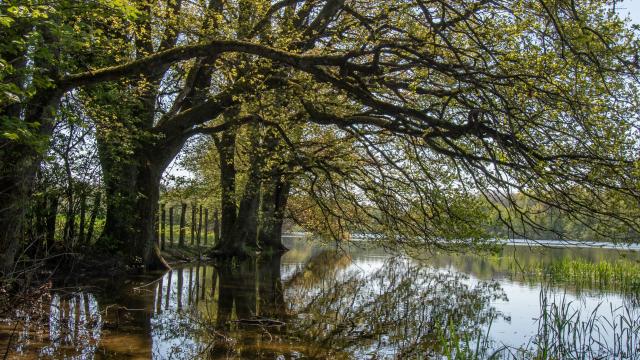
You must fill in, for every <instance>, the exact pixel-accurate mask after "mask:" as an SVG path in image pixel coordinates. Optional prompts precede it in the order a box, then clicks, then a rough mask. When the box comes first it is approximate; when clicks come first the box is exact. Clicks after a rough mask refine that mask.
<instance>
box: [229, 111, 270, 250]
mask: <svg viewBox="0 0 640 360" xmlns="http://www.w3.org/2000/svg"><path fill="white" fill-rule="evenodd" d="M249 139H250V141H251V150H250V153H249V154H248V157H249V173H248V175H247V182H246V184H245V186H244V192H243V194H242V199H241V200H240V207H239V209H238V217H237V219H236V223H235V226H234V232H233V241H234V242H235V243H237V244H242V245H243V246H244V247H246V248H247V249H253V250H255V249H257V247H258V245H257V237H258V209H259V205H260V171H261V167H262V163H263V161H262V156H261V154H260V153H259V152H260V141H259V139H260V134H259V132H258V124H256V123H252V124H249Z"/></svg>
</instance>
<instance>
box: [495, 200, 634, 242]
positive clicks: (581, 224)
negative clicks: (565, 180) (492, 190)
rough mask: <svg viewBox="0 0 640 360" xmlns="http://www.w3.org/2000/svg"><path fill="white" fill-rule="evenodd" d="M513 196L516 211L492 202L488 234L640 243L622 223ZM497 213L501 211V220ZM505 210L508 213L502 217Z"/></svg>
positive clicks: (545, 238) (544, 238)
mask: <svg viewBox="0 0 640 360" xmlns="http://www.w3.org/2000/svg"><path fill="white" fill-rule="evenodd" d="M515 199H516V201H515V204H516V205H517V206H518V209H517V210H514V209H513V208H511V209H509V210H507V208H506V207H505V206H503V205H501V204H500V202H499V201H495V202H494V203H493V207H494V209H495V211H494V214H493V216H492V221H491V222H490V224H489V225H488V229H487V230H488V232H489V233H490V234H491V235H493V236H495V237H497V238H526V239H531V240H577V241H612V242H633V243H636V242H640V234H639V233H638V232H637V231H635V230H633V229H632V228H631V227H628V226H625V225H624V224H623V223H622V224H613V223H611V224H610V225H609V226H606V227H603V225H602V224H601V223H598V222H596V221H594V220H593V219H590V218H586V217H583V216H580V215H579V214H575V213H567V212H563V211H561V210H559V209H557V208H553V207H550V206H547V205H545V204H544V203H542V202H539V201H535V200H532V199H530V198H525V197H524V196H519V195H516V196H515ZM499 212H502V213H503V216H502V219H500V216H499ZM507 212H508V213H509V216H505V214H507Z"/></svg>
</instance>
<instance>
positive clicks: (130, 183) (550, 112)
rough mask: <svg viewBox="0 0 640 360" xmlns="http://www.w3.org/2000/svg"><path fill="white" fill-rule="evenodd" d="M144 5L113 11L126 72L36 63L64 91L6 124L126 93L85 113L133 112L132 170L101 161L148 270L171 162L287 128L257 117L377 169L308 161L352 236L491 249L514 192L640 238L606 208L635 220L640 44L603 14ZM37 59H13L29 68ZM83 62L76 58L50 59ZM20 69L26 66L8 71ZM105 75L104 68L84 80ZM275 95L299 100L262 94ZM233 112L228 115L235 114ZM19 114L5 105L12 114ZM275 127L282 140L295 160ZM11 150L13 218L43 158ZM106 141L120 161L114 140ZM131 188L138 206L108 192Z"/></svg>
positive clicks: (115, 64)
mask: <svg viewBox="0 0 640 360" xmlns="http://www.w3.org/2000/svg"><path fill="white" fill-rule="evenodd" d="M134 5H135V6H134V7H133V10H131V9H129V8H126V7H125V9H124V10H122V9H119V10H118V11H124V12H127V11H129V12H130V14H133V15H132V16H129V17H128V18H126V19H127V21H125V24H124V25H125V26H122V27H121V29H122V37H121V38H120V39H121V41H118V40H117V38H118V37H117V36H116V37H115V39H114V38H108V42H109V44H110V45H113V46H114V48H115V49H117V52H116V55H117V56H113V57H112V58H110V57H109V56H110V55H109V56H107V57H106V59H105V57H99V59H98V61H96V59H92V61H91V62H89V63H88V65H87V66H89V67H90V68H89V69H87V71H81V69H79V68H78V65H77V64H75V63H74V66H72V67H70V68H69V69H67V68H59V67H56V65H58V64H57V62H55V61H51V59H50V58H49V59H43V62H44V63H45V65H46V66H43V67H38V68H44V69H49V70H47V71H48V72H49V73H55V74H57V75H56V76H51V78H52V79H53V80H52V81H48V82H47V86H46V87H44V88H42V89H36V91H34V92H33V95H30V96H27V97H26V99H25V101H24V102H23V103H21V105H22V107H23V108H25V107H26V108H33V109H34V110H37V111H36V112H34V114H33V115H28V116H26V115H25V116H22V117H21V116H18V115H17V114H18V113H17V112H14V113H13V115H12V117H11V118H12V119H17V120H16V121H14V122H17V123H19V124H36V123H37V124H39V125H35V130H33V131H31V132H33V133H41V134H42V136H43V137H44V138H45V139H46V138H47V137H48V136H49V135H50V131H49V130H48V128H47V125H46V124H47V123H49V122H47V121H42V119H41V117H42V116H41V114H48V113H54V112H55V108H56V107H55V106H54V105H56V104H57V101H58V99H59V97H60V95H61V94H63V93H65V92H67V91H70V90H72V89H75V88H78V87H82V86H85V87H86V86H89V85H95V84H98V83H106V82H109V83H108V84H105V85H104V86H106V88H107V90H106V91H102V92H103V93H107V94H108V93H111V94H114V95H115V96H112V97H110V98H109V96H107V103H109V104H110V105H108V106H107V105H104V104H103V105H101V104H100V103H96V104H94V103H93V101H94V100H93V99H92V100H90V101H89V103H88V106H93V105H99V106H103V108H104V106H107V113H113V112H115V109H114V107H117V104H119V103H120V102H123V100H127V101H124V102H125V103H126V104H127V106H125V109H124V110H126V111H125V112H124V114H119V113H118V115H124V116H118V117H116V118H111V119H110V120H109V121H108V122H107V123H108V125H110V126H113V127H114V128H120V129H125V131H124V132H123V133H124V134H128V135H130V136H131V147H127V151H129V152H127V156H128V157H129V159H128V161H122V159H120V158H112V159H106V160H103V161H102V162H103V171H104V172H105V177H106V181H105V183H107V196H108V199H107V204H108V205H107V206H108V208H109V209H111V211H110V214H111V216H110V215H109V214H108V215H107V216H108V218H110V219H114V220H111V221H110V220H107V223H108V224H107V230H106V234H107V235H109V234H111V236H112V237H113V238H115V239H117V240H118V241H120V242H121V246H122V247H125V248H126V250H127V251H129V252H130V255H133V256H134V257H140V258H141V259H142V261H143V263H144V264H145V266H146V267H147V268H157V267H162V266H163V265H165V264H163V261H162V260H161V257H160V255H159V252H158V250H157V246H156V245H154V242H153V231H152V229H153V220H152V219H153V217H154V214H155V212H156V211H157V199H158V184H159V181H160V177H161V175H162V172H163V171H164V169H165V168H166V166H167V164H168V163H169V162H170V161H171V159H173V157H174V156H175V155H176V154H177V153H178V151H179V150H180V148H181V147H182V146H183V145H184V143H185V142H186V141H187V140H188V139H189V138H190V137H191V136H193V135H195V134H199V133H204V134H217V133H220V136H221V137H222V136H223V135H224V136H229V138H230V139H232V138H233V132H234V131H235V129H237V128H239V127H241V126H242V125H244V124H249V123H251V124H249V125H246V126H255V125H253V123H255V122H261V123H263V124H267V125H268V126H274V127H276V128H278V125H279V124H278V121H275V122H274V121H272V119H270V118H269V117H268V116H263V115H262V114H261V113H260V111H261V109H262V108H263V107H264V106H261V102H262V103H264V102H267V103H268V104H270V105H272V106H275V107H280V108H283V109H284V108H286V109H287V110H286V111H285V112H286V113H288V114H297V113H300V114H301V116H300V119H301V120H300V121H304V122H305V123H307V124H308V123H314V124H318V125H321V126H322V127H323V129H324V128H330V129H332V131H335V132H336V134H338V136H346V135H348V136H350V137H352V138H353V139H354V141H355V143H354V144H355V147H354V154H353V155H354V157H356V158H357V161H358V162H359V163H360V164H365V166H363V167H362V166H361V167H359V169H354V168H353V166H351V164H347V165H346V166H347V168H348V170H349V171H341V169H338V168H335V167H333V168H325V169H322V168H323V165H324V164H320V165H318V163H314V162H313V160H314V159H313V156H311V157H310V160H311V163H310V164H304V162H299V166H300V168H304V169H305V172H306V173H307V174H312V175H311V177H310V178H311V183H312V184H313V185H314V187H313V188H311V189H312V190H314V189H319V187H320V186H322V187H324V188H326V189H328V191H329V193H328V195H323V196H315V198H316V199H319V200H321V199H327V197H332V198H333V199H334V200H333V204H334V205H332V206H331V207H325V213H326V214H329V215H330V217H332V218H337V219H340V221H344V222H345V223H346V224H348V228H349V229H350V230H352V229H356V228H358V227H363V225H365V226H364V227H369V228H371V224H376V228H384V229H386V230H387V231H388V232H389V233H390V234H392V235H393V236H394V237H393V238H394V239H397V240H399V241H401V242H415V243H420V244H426V245H438V246H449V245H450V243H447V241H448V240H450V239H454V238H461V237H467V238H468V237H472V238H479V237H481V235H482V234H481V233H479V232H478V227H479V226H481V225H482V221H481V220H480V221H478V220H474V219H477V217H476V215H477V214H476V213H477V212H480V211H482V210H483V207H482V206H480V204H479V203H478V199H479V197H481V196H484V197H486V198H491V199H494V198H500V199H507V200H508V201H509V200H510V198H511V194H512V193H513V191H514V190H517V191H518V192H519V193H521V194H524V195H525V196H528V197H531V198H534V199H536V200H538V201H540V202H542V203H544V204H546V205H549V206H553V207H556V208H558V209H560V210H561V211H564V212H577V213H579V214H583V215H584V216H590V217H595V218H601V220H605V221H611V219H613V220H614V221H619V222H621V223H623V224H625V225H627V226H632V227H638V223H637V221H638V220H637V219H638V216H636V215H637V214H635V213H623V212H620V211H618V210H617V209H615V208H611V207H610V206H609V205H608V204H607V201H606V200H607V198H610V197H611V196H614V197H616V198H618V197H619V198H620V199H623V200H621V201H626V202H630V203H633V204H637V202H638V199H639V196H638V195H639V194H638V190H637V189H638V183H637V181H638V180H637V179H638V176H637V175H638V168H639V167H638V165H637V164H638V158H637V153H638V151H637V150H638V141H637V136H636V131H637V128H638V123H637V116H636V109H637V108H636V107H635V103H636V94H637V92H636V87H637V81H636V80H635V79H636V75H637V71H638V60H637V49H638V41H637V40H636V38H635V34H634V33H633V31H631V30H630V29H629V28H628V27H627V25H626V24H625V22H624V21H622V20H620V19H619V18H618V17H617V15H616V14H615V12H614V11H613V9H611V8H609V7H608V5H607V3H606V2H605V1H602V0H593V1H585V2H582V3H580V4H576V3H575V2H565V1H547V0H527V1H521V2H518V3H512V2H508V1H484V0H481V1H457V2H454V3H451V2H448V1H443V0H432V1H425V0H412V1H408V2H407V1H385V2H384V3H376V2H373V3H371V2H368V3H362V2H357V1H343V0H326V1H320V2H317V1H288V0H284V1H279V2H273V3H272V2H267V1H262V0H254V1H249V0H246V1H240V2H238V3H233V4H232V3H224V4H223V3H219V2H216V1H211V2H209V3H207V4H206V5H204V6H202V5H200V4H192V3H188V4H187V3H182V2H181V1H168V2H159V3H157V4H156V3H154V4H151V3H147V2H145V1H136V2H134ZM159 20H166V21H159ZM35 23H36V25H38V23H39V22H38V21H35ZM61 23H64V21H62V22H61ZM16 29H19V28H16ZM42 34H46V31H43V32H42ZM15 36H18V37H21V36H22V35H21V34H18V35H15ZM124 39H129V40H131V41H128V42H127V41H122V40H124ZM45 40H46V39H45ZM51 43H53V42H47V41H43V44H44V45H43V46H44V47H45V48H46V46H45V45H47V44H51ZM3 48H5V49H6V48H7V46H6V45H3ZM25 49H26V47H24V49H23V50H24V51H22V52H21V53H19V54H18V56H23V57H24V56H29V55H28V54H27V53H26V52H25V51H26V50H25ZM55 50H56V51H60V49H57V48H56V49H55ZM3 51H4V50H3ZM74 54H75V53H74V52H73V51H70V50H69V51H68V50H67V49H64V48H63V49H62V53H61V55H60V56H57V57H56V58H63V59H66V58H73V56H72V55H74ZM92 55H95V54H92ZM10 56H14V57H15V56H16V53H15V51H14V52H13V53H11V54H9V53H7V55H4V53H3V56H2V58H3V59H8V58H9V57H10ZM13 63H18V62H16V61H13ZM27 63H29V62H25V64H27ZM34 63H37V62H34ZM96 63H97V64H98V66H101V67H100V68H91V67H92V66H93V64H96ZM27 67H28V66H27ZM4 79H7V77H6V76H5V77H4V78H3V86H5V85H4V84H5V83H7V84H10V81H5V80H4ZM14 85H15V81H14ZM100 86H103V85H100ZM108 89H114V90H108ZM273 92H279V93H283V94H286V96H285V97H284V98H280V99H278V100H275V99H276V97H274V96H268V97H267V96H266V95H267V94H270V93H271V94H273ZM124 95H127V96H131V97H133V99H126V98H123V96H124ZM129 100H131V101H129ZM109 106H111V107H109ZM43 109H44V110H46V111H45V112H44V113H42V111H43ZM230 110H233V112H232V115H233V116H222V115H223V114H229V111H230ZM9 113H10V107H7V106H4V107H3V108H2V115H3V116H7V115H5V114H9ZM21 114H25V112H21ZM26 114H30V112H28V111H27V112H26ZM45 117H46V116H45ZM37 120H40V121H37ZM280 128H281V129H282V126H280ZM3 130H4V129H3ZM282 130H284V131H279V134H280V135H281V138H282V141H283V142H284V143H287V144H289V145H293V146H291V147H293V148H295V142H293V141H289V140H291V139H288V138H289V137H290V134H288V133H287V129H286V128H284V129H282ZM31 132H30V133H31ZM120 134H122V133H120ZM225 134H227V135H225ZM98 136H99V137H100V136H101V135H98ZM14 137H15V136H13V135H9V137H7V136H5V137H4V139H5V140H3V141H5V142H7V144H8V145H7V146H6V147H4V148H5V149H8V150H6V151H5V152H4V153H3V158H2V159H3V160H2V162H3V164H7V163H11V164H17V165H16V166H17V169H18V170H20V172H15V171H13V172H11V176H7V179H9V180H11V182H13V183H20V184H21V185H20V186H21V189H23V190H21V191H19V192H14V193H12V194H11V195H9V194H7V195H3V196H4V197H3V199H2V200H3V202H4V203H5V204H7V205H6V206H8V208H10V209H14V208H15V209H19V208H20V206H18V204H19V203H20V202H19V201H20V200H21V199H22V200H24V199H25V197H26V196H27V195H28V193H29V189H30V183H29V182H27V183H22V180H23V179H28V178H30V177H32V175H31V174H32V173H33V171H32V170H31V169H32V168H33V164H37V163H38V156H39V155H38V154H41V150H40V151H34V150H33V149H34V148H33V147H32V146H28V147H27V148H28V151H27V150H24V149H23V150H21V149H18V147H19V142H18V141H16V140H15V139H14V140H12V138H14ZM105 140H106V142H105V144H106V147H110V148H112V149H111V150H119V149H113V147H114V145H115V144H116V142H115V140H114V139H113V138H111V139H110V138H105ZM229 142H230V143H231V142H232V141H231V140H229ZM20 144H22V143H20ZM20 146H23V147H24V145H20ZM116 146H117V145H116ZM45 147H46V146H45ZM14 148H15V149H14ZM103 153H105V152H103ZM106 153H108V154H112V153H113V151H106ZM116 153H117V152H116ZM305 157H306V156H305ZM103 159H104V156H103ZM111 165H113V166H114V167H115V168H114V169H112V171H110V170H108V168H110V166H111ZM303 165H304V166H303ZM105 169H107V170H106V171H105ZM310 169H315V173H314V172H309V171H308V170H310ZM109 173H111V175H110V174H109ZM14 174H17V175H16V176H14ZM114 174H115V176H113V175H114ZM318 174H320V175H321V176H318ZM120 176H123V177H127V179H124V178H123V179H122V180H123V181H122V182H121V184H123V185H124V184H126V185H125V186H126V187H127V189H126V191H124V190H123V191H120V190H117V186H115V185H113V186H111V185H109V183H110V182H111V183H113V182H116V181H117V180H118V179H119V178H120ZM110 178H111V180H110ZM9 180H7V181H9ZM3 181H4V180H3ZM13 183H12V184H13ZM12 184H8V186H9V187H12V186H15V185H12ZM3 188H6V187H5V186H3ZM110 188H113V189H115V190H113V191H111V190H109V189H110ZM577 189H579V191H577ZM314 191H315V190H314ZM3 194H4V193H3ZM605 196H606V197H605ZM5 198H6V199H5ZM109 198H110V199H109ZM5 200H6V201H5ZM509 202H510V201H509ZM347 204H348V206H347ZM121 205H122V206H121ZM632 208H634V207H632V206H630V207H628V209H632ZM635 208H637V206H636V207H635ZM265 210H266V209H265ZM329 210H331V211H329ZM347 210H348V211H347ZM518 210H519V209H518V208H517V207H514V206H512V207H511V208H510V213H509V214H508V218H507V219H505V221H506V222H509V221H510V220H511V219H514V218H519V220H520V221H526V222H531V219H530V218H528V217H527V216H526V214H522V213H521V212H520V211H518ZM15 211H18V210H15ZM356 212H357V216H353V214H354V213H356ZM18 213H19V211H18ZM18 213H16V215H19V214H18ZM125 214H127V215H129V214H134V216H130V217H129V218H124V215H125ZM3 218H6V217H5V216H4V215H3ZM118 219H119V220H118ZM363 219H364V220H365V221H363ZM120 220H122V221H120ZM223 222H224V220H223ZM6 223H7V225H8V226H7V227H4V226H3V227H2V228H3V229H7V230H3V234H5V235H3V240H2V241H3V246H2V253H3V254H4V255H3V256H4V258H3V259H4V260H3V261H2V262H3V264H4V265H5V268H6V265H7V264H11V263H12V261H13V256H14V253H15V251H12V250H10V249H11V248H15V242H16V240H15V236H13V235H15V226H14V225H15V224H9V222H8V221H6ZM4 224H5V223H2V225H4ZM11 229H13V230H11ZM12 234H13V235H12ZM398 234H400V236H399V237H397V238H396V237H395V236H397V235H398ZM105 236H106V235H105ZM129 239H134V240H132V241H133V244H132V245H129V244H127V243H126V241H128V240H129ZM125 240H126V241H125ZM119 247H120V245H119Z"/></svg>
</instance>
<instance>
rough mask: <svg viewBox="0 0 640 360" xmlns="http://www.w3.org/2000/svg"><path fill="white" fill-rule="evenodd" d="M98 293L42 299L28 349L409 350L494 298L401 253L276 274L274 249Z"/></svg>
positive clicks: (321, 256) (209, 354) (459, 325)
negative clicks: (35, 338)
mask: <svg viewBox="0 0 640 360" xmlns="http://www.w3.org/2000/svg"><path fill="white" fill-rule="evenodd" d="M378 265H380V263H378ZM363 266H365V268H371V267H370V266H368V265H367V264H366V263H365V264H364V265H363ZM134 285H135V286H134ZM140 285H144V286H140ZM132 287H133V290H132ZM109 293H110V294H111V296H110V298H108V299H107V298H104V297H100V296H97V297H96V296H93V295H91V294H89V293H76V294H74V295H72V296H70V297H66V298H63V297H61V296H58V295H56V296H54V297H53V299H52V303H51V311H50V317H49V325H48V328H49V329H48V330H49V331H50V332H51V333H50V334H47V335H50V336H47V339H43V341H42V343H40V344H41V346H40V348H41V349H42V352H40V355H45V356H46V355H50V356H54V357H56V356H70V357H77V358H92V357H93V356H95V354H97V353H100V354H105V353H106V354H111V355H112V356H116V357H125V356H130V357H131V356H133V357H140V358H149V357H153V358H163V359H164V358H174V359H192V358H242V359H244V358H258V359H259V358H264V359H273V358H276V357H278V356H280V355H283V356H285V357H296V356H298V355H300V354H302V355H304V356H306V357H315V358H326V357H331V358H346V357H356V358H359V357H363V356H365V355H366V354H375V355H376V356H377V357H385V356H387V355H392V356H393V355H395V356H402V357H414V355H416V354H420V355H421V354H424V353H428V352H438V351H439V350H441V346H442V343H443V339H444V340H445V341H444V342H446V340H447V339H448V338H453V336H454V335H455V336H471V337H473V336H475V335H476V334H478V333H479V332H480V331H481V329H482V327H483V326H484V325H486V324H487V323H488V322H489V321H490V319H492V318H493V317H494V316H496V311H495V310H494V309H493V308H492V307H491V306H490V304H489V301H490V300H491V299H493V298H496V297H501V296H503V293H502V291H501V290H500V288H499V287H498V286H497V285H496V284H492V283H480V284H477V285H469V284H468V281H466V279H465V278H463V277H461V276H460V275H453V274H448V273H434V272H432V271H429V270H426V269H420V268H419V267H418V266H415V265H413V264H412V263H410V262H408V261H404V260H399V261H391V262H385V263H384V264H383V265H382V266H381V267H380V269H379V270H377V271H365V270H363V269H361V268H358V267H357V266H355V265H354V264H353V262H352V259H351V258H350V257H349V256H348V255H346V254H345V253H342V252H336V251H323V252H320V253H317V254H315V255H314V256H313V257H312V258H311V259H310V260H309V261H308V262H306V263H305V264H304V265H302V266H300V267H299V268H297V269H296V270H295V271H294V272H293V273H291V274H289V275H288V276H287V277H286V279H283V278H282V276H281V259H280V257H279V256H275V257H260V258H257V259H247V260H243V261H234V262H218V263H215V264H214V265H213V266H211V265H207V266H203V265H194V266H191V267H183V268H177V269H175V270H172V271H170V272H168V273H166V274H165V275H164V276H163V277H161V278H159V279H157V280H155V281H153V280H152V279H146V280H145V279H140V281H138V282H134V283H132V285H130V286H122V285H120V287H119V288H118V289H110V290H109ZM109 304H111V305H112V306H111V307H109ZM456 339H457V338H456Z"/></svg>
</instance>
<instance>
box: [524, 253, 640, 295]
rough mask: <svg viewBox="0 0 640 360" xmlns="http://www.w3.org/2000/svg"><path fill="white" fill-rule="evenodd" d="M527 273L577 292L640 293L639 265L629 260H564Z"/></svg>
mask: <svg viewBox="0 0 640 360" xmlns="http://www.w3.org/2000/svg"><path fill="white" fill-rule="evenodd" d="M529 271H530V272H531V274H533V275H535V276H539V277H542V278H544V279H545V280H547V281H549V282H550V283H552V284H553V283H563V284H571V285H573V286H575V287H579V288H599V289H608V290H617V291H622V292H633V293H637V292H640V263H639V262H637V261H632V260H626V259H618V260H614V261H607V260H601V261H598V262H590V261H586V260H582V259H578V260H572V259H566V258H565V259H562V260H559V261H554V262H552V263H550V264H539V265H538V266H537V267H534V268H533V269H529Z"/></svg>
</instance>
